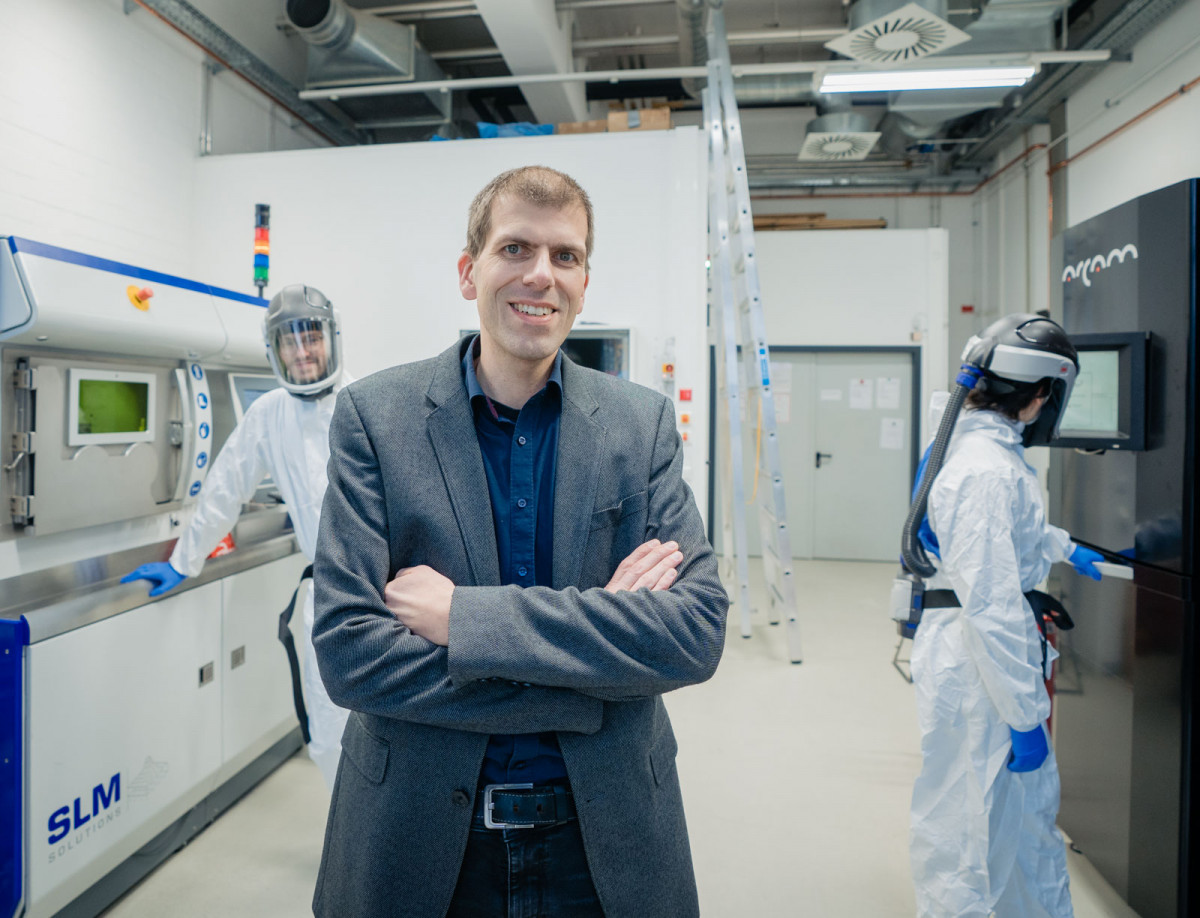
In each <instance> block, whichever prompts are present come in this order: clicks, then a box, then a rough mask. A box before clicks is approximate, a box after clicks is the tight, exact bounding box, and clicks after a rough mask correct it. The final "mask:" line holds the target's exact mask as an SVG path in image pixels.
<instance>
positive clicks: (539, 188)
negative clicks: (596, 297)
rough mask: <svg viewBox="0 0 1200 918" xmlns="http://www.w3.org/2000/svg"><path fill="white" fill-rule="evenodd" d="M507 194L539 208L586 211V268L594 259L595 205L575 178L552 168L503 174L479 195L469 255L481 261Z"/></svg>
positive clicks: (469, 218) (469, 232)
mask: <svg viewBox="0 0 1200 918" xmlns="http://www.w3.org/2000/svg"><path fill="white" fill-rule="evenodd" d="M503 195H511V196H512V197H514V198H516V199H517V200H520V201H525V202H526V203H529V204H532V205H534V206H535V207H549V208H554V209H555V210H566V209H567V208H568V207H572V206H578V207H582V208H583V212H584V215H585V216H586V217H587V246H586V252H585V256H584V267H585V268H587V266H588V264H589V263H590V262H591V260H592V243H593V241H594V238H595V233H594V225H593V223H594V220H593V216H592V202H591V200H590V199H589V198H588V196H587V192H586V191H584V190H583V188H581V187H580V186H579V183H578V182H576V181H575V179H573V178H571V176H569V175H567V174H566V173H563V172H559V171H558V170H557V169H551V168H550V167H549V166H522V167H520V168H519V169H509V170H508V171H507V172H501V173H500V174H499V175H497V176H496V177H495V178H494V179H492V180H491V181H490V182H488V183H487V185H486V186H485V187H484V189H483V190H482V191H481V192H479V194H477V195H475V200H474V201H472V202H471V209H470V211H469V212H468V215H467V248H466V251H467V254H468V255H470V256H471V257H472V258H478V257H479V253H480V252H482V251H483V244H484V243H485V242H487V238H488V234H489V233H491V231H492V205H493V204H494V203H495V202H496V199H497V198H499V197H501V196H503Z"/></svg>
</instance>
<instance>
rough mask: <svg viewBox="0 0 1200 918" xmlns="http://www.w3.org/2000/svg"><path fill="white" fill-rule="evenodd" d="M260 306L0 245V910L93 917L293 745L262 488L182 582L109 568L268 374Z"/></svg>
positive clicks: (205, 459)
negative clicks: (138, 578) (153, 583)
mask: <svg viewBox="0 0 1200 918" xmlns="http://www.w3.org/2000/svg"><path fill="white" fill-rule="evenodd" d="M264 306H266V301H265V300H260V299H258V298H256V297H251V296H245V295H242V294H238V293H234V292H231V291H228V290H221V289H219V288H216V287H211V286H208V285H205V284H200V283H196V282H194V281H189V280H185V279H183V278H179V277H174V276H171V275H168V274H162V273H159V272H155V271H148V270H145V269H142V268H136V267H133V266H131V265H126V264H120V263H117V262H112V261H107V260H104V259H99V258H93V257H90V256H87V255H82V254H80V253H78V252H73V251H68V250H66V249H61V248H56V247H53V246H49V245H44V244H41V243H37V242H32V241H30V240H27V239H20V238H16V237H4V236H0V466H2V467H3V471H2V472H0V918H8V916H16V915H24V916H28V918H40V916H49V915H63V916H92V915H95V914H97V913H99V912H100V911H102V910H103V909H104V908H105V907H106V906H107V905H109V904H110V903H111V902H112V901H113V900H114V899H115V898H116V897H117V896H119V895H120V894H121V893H122V892H124V891H125V890H126V889H127V888H128V887H129V886H131V885H132V884H133V883H135V882H137V881H138V880H139V879H140V878H141V877H142V876H144V875H145V874H146V873H148V872H149V871H150V870H151V869H153V868H154V867H155V866H156V865H157V864H158V863H159V862H161V861H162V860H163V859H164V858H165V857H167V856H168V855H169V854H170V853H171V852H172V851H174V850H176V849H177V848H178V847H180V846H181V845H182V844H183V843H185V842H186V841H187V840H188V838H190V837H191V836H192V835H194V834H195V833H196V832H197V831H199V830H200V829H201V828H203V827H204V826H205V825H206V824H207V823H208V822H210V821H211V820H212V819H213V818H214V817H215V815H216V814H217V813H219V812H220V811H221V810H222V809H223V808H224V807H226V806H227V805H228V804H229V803H231V802H232V801H233V800H235V799H237V797H238V796H240V795H241V794H242V793H244V792H245V790H246V789H248V788H249V787H250V786H252V785H253V784H254V783H255V782H257V781H258V780H260V779H261V778H262V777H263V776H264V775H266V774H267V773H268V772H269V771H270V770H271V769H273V768H274V767H275V766H277V765H278V764H279V763H280V762H282V761H283V760H284V759H285V758H287V756H289V755H291V754H292V753H293V752H294V751H295V750H296V749H298V748H299V747H300V743H301V740H300V730H299V727H298V724H297V720H296V715H295V710H294V708H293V702H292V695H291V679H290V672H289V668H288V662H287V654H286V652H285V651H284V649H283V647H281V646H280V644H279V642H278V636H277V629H278V611H279V610H280V609H281V608H282V607H283V606H284V605H285V604H286V602H287V600H288V598H289V596H290V595H291V592H292V590H293V588H294V587H295V584H296V581H297V580H298V578H299V574H300V571H301V570H302V569H303V568H304V566H305V561H304V557H303V555H301V554H300V553H299V550H298V546H297V544H296V540H295V537H294V535H293V533H292V529H291V525H290V523H289V521H288V518H287V512H286V508H284V507H282V506H280V505H279V504H278V503H277V502H276V501H274V500H273V499H272V495H271V493H270V491H269V483H268V485H267V486H266V487H265V488H264V489H261V490H260V492H259V494H258V495H256V497H255V500H254V501H253V502H252V503H251V504H249V505H247V506H246V507H245V508H244V511H243V514H242V516H241V518H240V520H239V522H238V523H237V525H236V527H235V529H234V531H233V533H232V534H231V536H232V539H231V541H229V544H227V545H226V550H227V553H226V554H224V555H222V556H221V557H216V558H214V559H213V560H211V561H210V562H209V563H208V564H207V565H206V566H205V568H204V571H203V573H202V574H201V575H200V576H198V577H194V578H189V579H188V580H187V581H186V582H185V583H184V584H183V585H182V586H181V587H180V588H179V589H177V590H175V591H173V592H171V593H169V594H167V595H165V596H162V597H160V598H158V599H155V600H152V599H150V598H149V597H148V596H147V589H146V584H145V583H130V584H121V583H120V582H119V578H120V577H121V575H122V574H124V573H126V572H128V571H131V570H133V569H134V568H135V567H137V566H138V565H140V564H143V563H146V562H151V561H163V560H165V559H166V558H167V557H168V556H169V554H170V551H171V548H172V545H173V543H174V540H175V538H176V536H177V535H178V533H179V532H180V531H181V529H180V527H181V526H182V525H183V524H185V523H186V522H187V520H188V519H189V514H190V513H191V509H192V506H193V505H194V503H195V501H196V499H197V497H198V496H199V495H200V494H201V493H202V491H203V489H204V486H205V475H206V472H207V471H208V467H209V465H210V463H211V461H212V459H213V457H214V456H215V455H216V453H217V452H218V451H219V450H220V448H221V445H222V443H223V442H224V440H225V438H226V437H227V436H228V435H229V432H230V431H231V430H232V429H233V427H234V425H235V423H236V421H237V419H238V418H239V417H240V416H241V413H242V412H243V411H244V409H245V407H246V406H247V405H248V404H249V403H250V402H251V401H252V400H253V399H254V397H255V396H256V395H258V394H261V393H262V392H263V391H265V390H266V389H268V388H270V387H272V386H273V385H274V376H273V375H272V374H271V373H270V372H269V370H268V368H267V360H266V354H265V349H264V346H263V342H262V333H261V323H262V316H263V311H262V310H263V307H264ZM227 541H228V540H227ZM230 548H232V550H228V549H230Z"/></svg>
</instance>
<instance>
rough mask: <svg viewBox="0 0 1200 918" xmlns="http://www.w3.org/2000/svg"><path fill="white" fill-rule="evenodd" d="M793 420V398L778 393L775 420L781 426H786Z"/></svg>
mask: <svg viewBox="0 0 1200 918" xmlns="http://www.w3.org/2000/svg"><path fill="white" fill-rule="evenodd" d="M791 419H792V396H791V395H790V394H787V393H776V395H775V420H776V421H777V422H778V423H780V424H786V423H787V422H788V421H790V420H791Z"/></svg>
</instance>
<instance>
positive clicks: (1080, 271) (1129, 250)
mask: <svg viewBox="0 0 1200 918" xmlns="http://www.w3.org/2000/svg"><path fill="white" fill-rule="evenodd" d="M1126 256H1129V257H1132V258H1133V259H1135V260H1136V259H1137V257H1138V250H1137V246H1136V245H1134V244H1133V243H1132V242H1131V243H1129V244H1128V245H1125V246H1122V247H1121V248H1119V249H1113V250H1112V251H1111V252H1109V253H1108V255H1107V256H1104V255H1093V256H1092V257H1091V258H1085V259H1084V260H1083V261H1081V262H1079V263H1078V264H1074V265H1067V266H1066V267H1065V268H1063V273H1062V282H1063V283H1064V284H1069V283H1070V282H1071V281H1073V280H1075V279H1076V278H1079V279H1080V280H1082V281H1083V286H1085V287H1090V286H1092V275H1093V274H1096V273H1097V272H1099V271H1103V270H1104V269H1105V268H1111V267H1112V265H1113V262H1114V261H1115V262H1116V263H1117V264H1124V263H1125V258H1126Z"/></svg>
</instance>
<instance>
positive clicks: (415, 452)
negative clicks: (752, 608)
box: [313, 341, 729, 918]
mask: <svg viewBox="0 0 1200 918" xmlns="http://www.w3.org/2000/svg"><path fill="white" fill-rule="evenodd" d="M465 347H466V342H465V341H462V342H459V344H458V345H456V346H455V347H452V348H450V349H449V350H447V351H445V352H444V353H442V354H441V355H439V356H438V357H435V358H433V359H431V360H425V361H422V362H420V363H413V364H408V365H405V366H400V367H394V368H392V369H389V370H384V371H383V372H380V373H377V374H375V375H373V376H370V377H368V378H366V379H363V380H360V381H358V382H356V383H354V384H352V385H350V386H348V387H346V388H345V389H343V390H342V392H341V393H340V394H339V396H338V401H337V409H336V411H335V413H334V417H333V424H332V428H331V430H330V444H331V455H330V461H329V489H328V491H327V492H326V494H325V503H324V506H323V508H322V511H321V530H320V538H319V539H318V544H317V557H316V576H315V584H316V586H315V589H316V624H315V626H314V628H313V643H314V644H315V645H316V651H317V660H318V664H319V665H320V668H321V677H322V678H323V679H324V682H325V685H326V687H327V688H328V690H329V696H330V697H331V698H332V699H333V701H334V702H335V703H336V704H338V705H341V706H342V707H346V708H349V709H350V710H351V711H352V713H351V715H350V719H349V722H348V723H347V726H346V733H345V736H344V737H343V740H342V748H343V756H342V761H341V765H340V766H339V769H338V777H337V783H336V785H335V787H334V791H333V801H332V803H331V805H330V810H329V821H328V825H327V827H326V833H325V850H324V853H323V856H322V859H321V871H320V875H319V877H318V880H317V889H316V895H315V897H314V900H313V912H314V914H316V915H318V916H331V918H332V916H337V918H355V916H361V918H380V916H393V915H394V916H401V915H403V916H413V918H431V916H441V915H444V914H445V913H446V910H447V909H448V907H449V904H450V899H451V896H452V895H453V892H454V886H455V882H456V880H457V877H458V872H459V867H460V865H461V863H462V858H463V853H464V851H465V849H466V844H467V836H468V833H469V830H470V823H471V810H472V803H473V801H474V799H475V785H476V780H477V779H478V777H479V772H480V767H481V765H482V762H483V754H484V749H485V748H486V746H487V743H488V737H489V735H490V734H493V733H538V732H542V731H555V732H556V733H557V735H558V741H559V746H560V747H561V749H562V754H563V759H564V760H565V763H566V768H567V773H568V775H569V776H570V780H571V786H572V789H573V790H574V793H575V799H576V805H577V807H578V810H579V821H580V828H581V830H582V833H583V841H584V846H585V849H586V851H587V858H588V864H589V865H590V867H591V872H592V879H593V882H594V883H595V886H596V891H597V893H598V895H599V897H600V902H601V905H602V906H603V908H604V913H605V915H606V916H608V918H625V916H628V918H655V916H662V918H675V916H681V918H682V916H692V915H696V914H698V911H699V909H698V905H697V899H696V885H695V877H694V875H693V872H692V862H691V853H690V850H689V847H688V838H687V827H686V825H685V823H684V816H683V803H682V799H681V797H680V792H679V781H678V777H677V775H676V771H675V753H676V748H677V747H676V743H675V736H674V733H673V732H672V730H671V724H670V721H669V720H668V718H667V713H666V710H665V708H664V707H663V703H662V698H661V695H662V693H663V692H667V691H670V690H671V689H676V688H679V687H681V686H684V685H689V684H692V683H696V682H701V681H703V680H705V679H708V678H709V677H710V676H711V675H712V674H713V672H714V670H715V669H716V666H717V661H718V660H719V659H720V656H721V650H722V647H723V643H724V633H725V614H726V611H727V609H728V605H729V600H728V597H727V596H726V594H725V590H724V589H723V588H722V586H721V582H720V580H719V579H718V576H717V562H716V558H715V557H714V555H713V551H712V547H711V546H710V545H709V543H708V540H707V538H706V536H705V531H704V527H703V525H702V523H701V519H700V514H699V512H698V511H697V509H696V505H695V502H694V500H693V499H692V494H691V491H690V490H689V489H688V486H687V485H686V484H685V483H684V481H683V479H682V476H681V469H682V465H683V457H682V448H681V444H680V439H679V435H678V433H677V432H676V430H675V419H674V412H673V409H672V406H671V403H670V401H668V400H667V399H666V398H664V397H663V396H661V395H659V394H657V393H655V392H653V391H651V390H650V389H646V388H643V387H641V386H636V385H633V384H632V383H629V382H625V381H622V380H618V379H615V378H613V377H610V376H606V375H604V374H602V373H596V372H594V371H592V370H588V369H584V368H582V367H579V366H577V365H575V364H574V363H572V362H571V361H570V360H568V359H566V357H564V358H563V362H562V382H563V407H562V420H561V426H560V430H559V445H558V469H557V483H556V488H555V492H556V493H555V499H554V559H553V581H554V582H553V587H528V588H524V589H523V588H520V587H517V586H512V585H510V586H498V584H499V582H500V570H499V562H498V560H497V550H496V538H495V529H494V526H493V522H492V511H491V502H490V498H489V494H488V487H487V479H486V477H485V475H484V470H483V459H482V457H481V455H480V451H479V446H478V442H477V440H476V437H475V424H474V419H473V417H472V413H471V407H470V404H469V402H468V399H467V393H466V386H465V383H464V382H463V378H462V371H461V364H460V360H461V355H462V354H463V352H464V351H463V349H464V348H465ZM656 537H657V538H661V539H663V540H664V541H666V540H669V539H674V540H675V541H677V542H678V543H679V545H680V549H681V550H682V552H683V556H684V561H683V563H682V564H681V565H680V567H679V574H680V576H679V578H678V580H677V581H676V582H675V583H674V584H673V585H672V587H671V589H670V590H667V591H662V592H656V593H652V592H650V591H649V590H639V591H637V592H622V593H609V592H606V591H605V590H603V589H598V588H599V587H603V586H604V584H606V583H607V582H608V580H609V578H610V577H611V576H612V574H613V572H614V571H615V570H616V567H617V564H618V563H619V562H620V561H621V560H622V559H624V558H625V557H626V556H627V555H628V554H629V553H630V552H631V551H633V549H635V548H636V547H637V546H638V545H640V544H641V543H642V542H644V541H646V540H647V539H651V538H656ZM418 564H428V565H429V566H431V567H432V568H434V569H435V570H437V571H439V572H440V573H442V574H444V575H445V576H447V577H449V578H450V579H451V580H452V581H453V582H454V583H455V585H456V587H455V590H454V598H453V602H452V604H451V609H450V645H449V647H448V648H445V647H436V646H434V645H433V644H431V643H430V642H428V641H426V640H425V639H424V638H422V637H419V636H417V635H415V634H413V633H412V632H410V631H408V629H406V628H405V627H403V626H402V625H401V624H399V622H398V621H397V620H396V619H395V618H393V616H392V615H390V614H389V613H388V611H387V607H386V604H385V603H384V599H383V591H384V587H385V586H386V584H387V583H388V581H389V580H390V579H391V578H392V577H393V576H394V575H395V573H396V571H397V570H399V569H400V568H403V567H411V566H414V565H418Z"/></svg>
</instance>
